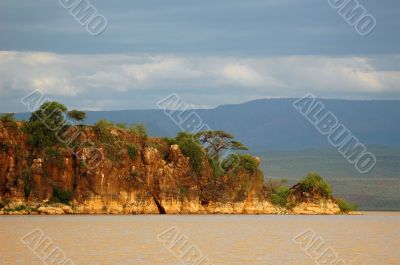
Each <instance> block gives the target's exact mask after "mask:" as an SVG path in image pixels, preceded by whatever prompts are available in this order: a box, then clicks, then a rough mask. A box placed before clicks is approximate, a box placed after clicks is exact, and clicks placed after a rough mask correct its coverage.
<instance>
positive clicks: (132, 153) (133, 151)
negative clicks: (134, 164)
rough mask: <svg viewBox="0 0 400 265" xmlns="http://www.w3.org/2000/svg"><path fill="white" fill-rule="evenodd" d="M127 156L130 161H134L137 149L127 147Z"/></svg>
mask: <svg viewBox="0 0 400 265" xmlns="http://www.w3.org/2000/svg"><path fill="white" fill-rule="evenodd" d="M128 154H129V156H130V157H131V159H132V160H135V159H136V156H137V148H136V146H135V145H134V144H130V145H128Z"/></svg>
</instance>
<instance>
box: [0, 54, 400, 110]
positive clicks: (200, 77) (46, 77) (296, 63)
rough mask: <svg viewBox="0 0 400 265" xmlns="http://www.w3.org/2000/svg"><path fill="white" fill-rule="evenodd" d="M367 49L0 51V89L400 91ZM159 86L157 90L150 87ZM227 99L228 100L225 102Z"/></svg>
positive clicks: (262, 93) (394, 74)
mask: <svg viewBox="0 0 400 265" xmlns="http://www.w3.org/2000/svg"><path fill="white" fill-rule="evenodd" d="M372 61H373V60H370V59H369V58H367V57H327V56H288V57H284V56H283V57H262V58H243V57H237V58H233V57H201V56H178V55H175V56H174V55H163V54H161V55H148V54H109V55H64V54H54V53H34V52H0V76H1V78H0V94H4V93H6V92H7V93H8V94H12V92H13V91H23V92H30V91H32V90H34V89H40V90H42V91H43V92H44V93H46V94H47V95H49V96H64V97H65V96H67V97H74V96H79V95H81V94H83V93H88V92H93V93H97V92H102V91H103V92H104V91H116V92H129V91H143V90H146V91H151V90H154V91H159V90H165V91H168V90H170V89H172V88H173V89H181V90H182V91H184V93H186V94H190V93H197V94H201V93H202V90H201V89H204V88H207V89H223V88H225V89H226V88H230V87H232V89H240V90H243V91H245V92H243V96H240V95H238V97H240V99H241V100H242V101H243V100H246V99H249V98H256V97H269V96H275V97H276V96H282V97H296V96H300V95H303V94H305V93H307V92H314V93H317V95H318V96H325V95H332V94H335V93H336V95H338V96H339V95H342V96H341V97H343V96H344V97H345V96H346V94H349V95H354V93H358V94H359V95H360V97H362V95H366V94H368V95H370V94H374V95H377V96H379V95H380V93H383V92H400V86H398V84H399V81H400V72H399V71H396V70H392V71H382V70H379V69H377V68H376V67H375V66H374V65H373V63H372ZM154 93H157V92H154ZM223 103H227V102H223Z"/></svg>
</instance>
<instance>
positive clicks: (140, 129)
mask: <svg viewBox="0 0 400 265" xmlns="http://www.w3.org/2000/svg"><path fill="white" fill-rule="evenodd" d="M128 130H129V131H130V132H131V133H134V134H137V135H139V136H141V137H147V129H146V126H145V125H144V124H133V125H131V126H129V128H128Z"/></svg>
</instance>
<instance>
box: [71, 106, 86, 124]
mask: <svg viewBox="0 0 400 265" xmlns="http://www.w3.org/2000/svg"><path fill="white" fill-rule="evenodd" d="M68 117H70V118H71V119H74V120H76V121H77V122H82V121H83V120H85V119H86V112H84V111H80V110H76V109H74V110H71V111H69V112H68Z"/></svg>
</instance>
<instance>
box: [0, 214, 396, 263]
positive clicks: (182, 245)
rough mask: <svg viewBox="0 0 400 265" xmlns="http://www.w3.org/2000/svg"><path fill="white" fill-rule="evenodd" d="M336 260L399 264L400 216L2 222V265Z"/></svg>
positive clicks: (18, 219)
mask: <svg viewBox="0 0 400 265" xmlns="http://www.w3.org/2000/svg"><path fill="white" fill-rule="evenodd" d="M334 260H336V263H337V264H338V265H341V264H354V265H361V264H362V265H369V264H370V265H380V264H385V265H390V264H400V213H397V212H395V213H391V212H386V213H384V212H369V213H365V215H362V216H278V215H266V216H245V215H240V216H239V215H229V216H225V215H204V216H201V215H199V216H198V215H190V216H189V215H188V216H186V215H180V216H168V215H142V216H97V215H82V216H72V215H71V216H0V264H1V265H4V264H7V265H8V264H13V265H14V264H21V265H22V264H24V265H25V264H29V265H30V264H33V265H35V264H65V265H70V264H76V265H79V264H82V265H91V264H93V265H95V264H104V265H107V264H122V265H128V264H135V265H136V264H138V265H141V264H143V265H145V264H147V265H151V264H157V265H164V264H168V265H170V264H171V265H175V264H176V265H177V264H183V265H185V264H198V265H206V264H215V265H217V264H248V265H255V264H256V265H257V264H271V265H272V264H273V265H279V264H282V265H288V264H293V265H303V264H304V265H311V264H320V265H322V264H331V263H332V262H333V261H334ZM332 264H335V263H332Z"/></svg>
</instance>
